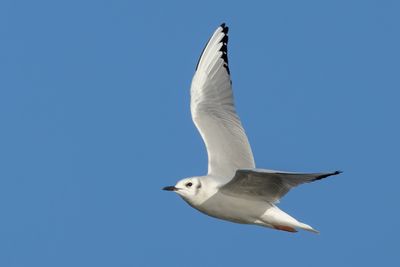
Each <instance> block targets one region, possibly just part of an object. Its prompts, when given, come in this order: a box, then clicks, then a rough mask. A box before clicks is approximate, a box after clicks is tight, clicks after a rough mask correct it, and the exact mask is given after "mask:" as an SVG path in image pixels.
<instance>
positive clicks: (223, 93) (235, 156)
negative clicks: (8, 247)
mask: <svg viewBox="0 0 400 267" xmlns="http://www.w3.org/2000/svg"><path fill="white" fill-rule="evenodd" d="M227 44H228V27H227V26H226V25H225V23H223V24H221V25H220V26H219V27H218V28H217V29H216V30H215V32H214V34H213V35H212V36H211V38H210V39H209V41H208V42H207V44H206V46H205V48H204V50H203V52H202V54H201V56H200V59H199V61H198V63H197V67H196V71H195V74H194V77H193V80H192V84H191V90H190V94H191V101H190V109H191V113H192V119H193V122H194V124H195V125H196V127H197V129H198V131H199V132H200V135H201V137H202V139H203V141H204V143H205V146H206V148H207V155H208V174H207V175H205V176H196V177H190V178H185V179H183V180H180V181H179V182H177V184H176V185H175V186H166V187H164V188H163V190H167V191H173V192H176V193H177V194H178V195H179V196H181V197H182V198H183V200H185V201H186V202H187V203H188V204H189V205H190V206H192V207H193V208H195V209H197V210H199V211H200V212H202V213H205V214H207V215H209V216H211V217H215V218H218V219H222V220H227V221H231V222H235V223H240V224H253V225H259V226H264V227H268V228H272V229H276V230H281V231H287V232H293V233H294V232H297V230H298V229H303V230H307V231H310V232H314V233H319V232H318V231H317V230H315V229H314V228H312V227H311V226H310V225H307V224H305V223H302V222H300V221H298V220H296V219H295V218H293V217H292V216H290V215H289V214H287V213H285V212H284V211H282V210H281V209H279V208H278V207H277V206H276V204H277V203H278V202H279V199H280V198H282V197H283V196H284V195H285V194H286V193H288V192H289V191H290V190H291V189H292V188H294V187H296V186H298V185H301V184H304V183H309V182H313V181H317V180H321V179H323V178H326V177H329V176H331V175H337V174H339V173H341V172H340V171H335V172H322V173H295V172H284V171H274V170H268V169H257V168H256V167H255V163H254V158H253V153H252V151H251V147H250V144H249V141H248V139H247V136H246V133H245V131H244V129H243V126H242V123H241V122H240V119H239V117H238V115H237V113H236V111H235V106H234V101H233V94H232V83H231V79H230V71H229V66H228V55H227Z"/></svg>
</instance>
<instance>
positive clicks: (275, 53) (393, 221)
mask: <svg viewBox="0 0 400 267" xmlns="http://www.w3.org/2000/svg"><path fill="white" fill-rule="evenodd" d="M137 2H139V1H137ZM143 2H145V1H143ZM233 2H234V1H219V2H218V1H196V2H194V1H193V2H190V1H179V2H178V1H146V3H141V4H138V3H136V2H135V1H126V0H125V1H94V0H93V1H87V0H83V1H82V0H80V1H50V0H49V1H42V0H39V1H11V0H3V1H1V2H0V266H4V267H14V266H29V267H30V266H40V267H47V266H49V267H50V266H51V267H53V266H57V267H58V266H66V267H67V266H68V267H70V266H76V267H78V266H85V267H86V266H96V267H102V266H378V265H379V266H395V265H396V264H399V260H398V251H399V240H400V235H399V229H398V228H399V226H400V218H399V213H398V211H399V207H398V205H399V203H400V201H399V194H398V190H399V187H400V177H399V171H398V168H399V163H400V162H399V151H400V150H399V149H400V146H399V143H400V142H399V136H400V125H399V115H400V107H399V106H400V105H399V100H400V93H399V91H400V78H399V77H400V76H399V73H400V53H399V48H400V35H399V27H400V16H399V13H400V4H399V2H398V1H394V0H393V1H317V0H315V1H259V2H251V1H246V3H245V4H238V3H233ZM238 2H239V1H238ZM242 2H243V1H242ZM221 22H226V23H227V25H228V26H229V27H230V44H229V59H230V60H229V61H230V69H231V74H232V80H233V86H234V93H235V97H236V105H237V110H238V113H239V115H240V117H241V119H242V122H243V125H244V127H245V129H246V131H247V134H248V137H249V139H250V142H251V144H252V148H253V151H254V156H255V159H256V163H257V166H258V167H260V168H272V169H281V170H287V171H331V170H336V169H340V170H343V171H344V173H343V174H342V175H340V176H335V177H332V178H330V179H326V180H324V181H321V182H318V183H313V184H309V185H304V186H302V187H299V188H297V189H295V190H293V191H292V192H291V193H289V194H288V195H287V196H286V197H285V198H284V199H283V200H282V202H281V205H280V206H281V207H282V208H283V209H284V210H286V211H287V212H288V213H290V214H292V215H293V216H295V217H297V218H298V219H300V220H302V221H304V222H306V223H308V224H310V225H312V226H314V227H315V228H316V229H319V230H320V231H321V234H320V235H314V234H311V233H307V232H300V233H297V234H290V233H285V232H279V231H273V230H269V229H266V228H261V227H256V226H246V225H238V224H233V223H229V222H224V221H220V220H216V219H213V218H210V217H207V216H205V215H203V214H200V213H199V212H197V211H195V210H194V209H192V208H190V207H189V206H188V205H187V204H186V203H184V202H183V201H182V200H181V199H180V198H179V197H178V196H176V195H174V194H171V193H169V192H164V191H161V190H160V188H161V187H163V186H165V185H171V184H174V183H175V182H176V181H177V180H179V179H181V178H184V177H188V176H195V175H203V174H205V172H206V167H207V158H206V152H205V149H204V146H203V143H202V140H201V139H200V136H199V134H198V133H197V131H196V129H195V127H194V125H193V124H192V121H191V117H190V113H189V87H190V82H191V79H192V75H193V72H194V67H195V64H196V62H197V59H198V56H199V55H200V52H201V50H202V48H203V46H204V44H205V42H206V41H207V40H208V38H209V37H210V35H211V34H212V32H213V31H214V30H215V28H216V27H217V26H218V25H219V24H220V23H221ZM396 262H397V263H396Z"/></svg>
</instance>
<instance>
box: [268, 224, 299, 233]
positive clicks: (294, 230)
mask: <svg viewBox="0 0 400 267" xmlns="http://www.w3.org/2000/svg"><path fill="white" fill-rule="evenodd" d="M272 226H273V227H274V228H275V229H276V230H281V231H286V232H291V233H296V232H297V230H296V229H294V228H293V227H290V226H285V225H272Z"/></svg>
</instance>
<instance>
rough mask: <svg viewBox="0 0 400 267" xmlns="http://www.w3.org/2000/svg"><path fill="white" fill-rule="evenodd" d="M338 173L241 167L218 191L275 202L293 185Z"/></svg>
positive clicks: (337, 172)
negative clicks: (294, 171) (295, 171)
mask: <svg viewBox="0 0 400 267" xmlns="http://www.w3.org/2000/svg"><path fill="white" fill-rule="evenodd" d="M339 173H341V171H335V172H325V173H293V172H280V171H272V170H261V169H253V170H248V169H242V170H238V171H237V172H236V174H235V176H234V177H233V179H232V180H231V181H230V182H229V183H227V184H226V185H224V186H222V187H221V188H220V192H221V193H223V194H226V195H230V196H237V197H242V198H247V199H258V200H262V201H268V202H277V201H278V200H279V199H280V198H282V197H283V196H284V195H285V194H286V193H287V192H289V190H290V189H292V188H293V187H296V186H298V185H300V184H304V183H309V182H313V181H316V180H320V179H323V178H326V177H328V176H331V175H337V174H339Z"/></svg>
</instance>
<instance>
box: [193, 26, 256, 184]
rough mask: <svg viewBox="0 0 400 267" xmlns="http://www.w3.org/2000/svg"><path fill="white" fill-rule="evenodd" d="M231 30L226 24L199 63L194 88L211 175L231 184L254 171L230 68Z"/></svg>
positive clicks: (195, 110)
mask: <svg viewBox="0 0 400 267" xmlns="http://www.w3.org/2000/svg"><path fill="white" fill-rule="evenodd" d="M227 44H228V27H226V26H225V24H222V25H221V26H220V27H218V29H217V30H216V31H215V32H214V34H213V35H212V37H211V38H210V40H209V41H208V43H207V45H206V47H205V48H204V50H203V53H202V54H201V56H200V59H199V62H198V63H197V68H196V73H195V74H194V77H193V80H192V86H191V102H190V107H191V112H192V118H193V121H194V124H195V125H196V127H197V129H198V130H199V132H200V135H201V137H202V138H203V141H204V143H205V145H206V148H207V154H208V174H209V175H212V176H213V177H215V179H217V182H218V183H220V184H224V183H227V182H228V181H229V180H230V179H231V178H232V177H233V175H234V174H235V172H236V170H238V169H243V168H254V159H253V154H252V151H251V148H250V144H249V141H248V140H247V136H246V133H245V132H244V129H243V127H242V124H241V122H240V119H239V117H238V115H237V114H236V111H235V106H234V102H233V94H232V85H231V79H230V73H229V67H228V55H227Z"/></svg>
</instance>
